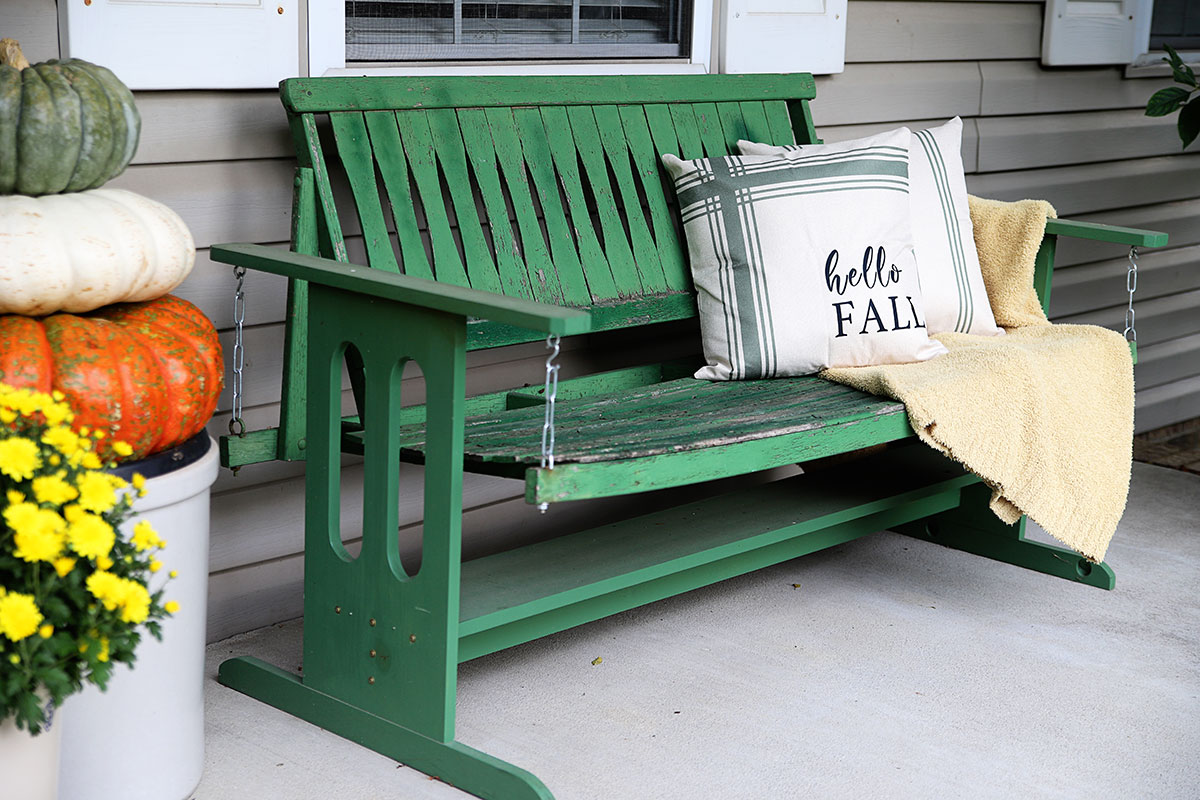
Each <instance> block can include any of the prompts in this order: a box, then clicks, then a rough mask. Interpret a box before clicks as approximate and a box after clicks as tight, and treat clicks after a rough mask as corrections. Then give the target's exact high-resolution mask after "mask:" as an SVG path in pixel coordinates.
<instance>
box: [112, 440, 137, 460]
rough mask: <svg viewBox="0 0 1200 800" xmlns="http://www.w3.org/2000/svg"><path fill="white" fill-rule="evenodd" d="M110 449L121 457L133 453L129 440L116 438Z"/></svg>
mask: <svg viewBox="0 0 1200 800" xmlns="http://www.w3.org/2000/svg"><path fill="white" fill-rule="evenodd" d="M112 450H113V452H114V453H116V454H117V455H119V456H122V457H124V456H131V455H133V447H132V445H130V444H129V442H122V441H120V440H117V441H115V442H113V443H112Z"/></svg>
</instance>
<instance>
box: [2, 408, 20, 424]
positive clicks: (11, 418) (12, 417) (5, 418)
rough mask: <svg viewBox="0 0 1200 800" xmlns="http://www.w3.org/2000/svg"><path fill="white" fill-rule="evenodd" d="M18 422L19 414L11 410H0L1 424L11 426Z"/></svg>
mask: <svg viewBox="0 0 1200 800" xmlns="http://www.w3.org/2000/svg"><path fill="white" fill-rule="evenodd" d="M16 421H17V412H15V411H13V410H12V409H11V408H0V422H3V423H4V424H5V425H11V424H13V423H14V422H16Z"/></svg>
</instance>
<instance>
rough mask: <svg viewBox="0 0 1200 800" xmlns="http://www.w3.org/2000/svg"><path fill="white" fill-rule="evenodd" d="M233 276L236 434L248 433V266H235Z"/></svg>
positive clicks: (231, 430) (233, 430) (232, 425)
mask: <svg viewBox="0 0 1200 800" xmlns="http://www.w3.org/2000/svg"><path fill="white" fill-rule="evenodd" d="M233 277H235V278H237V288H236V289H234V292H233V416H232V417H230V419H229V433H230V434H232V435H234V436H245V435H246V422H245V421H244V420H243V419H242V399H243V396H244V393H243V391H242V367H244V366H245V362H246V347H245V344H244V343H243V341H242V329H243V327H244V323H245V321H246V292H245V291H244V290H243V286H244V285H245V283H246V268H245V267H234V268H233Z"/></svg>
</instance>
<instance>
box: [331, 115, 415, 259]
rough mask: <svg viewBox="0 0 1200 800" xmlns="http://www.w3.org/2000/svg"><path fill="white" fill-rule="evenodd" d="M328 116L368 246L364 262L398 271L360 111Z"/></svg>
mask: <svg viewBox="0 0 1200 800" xmlns="http://www.w3.org/2000/svg"><path fill="white" fill-rule="evenodd" d="M329 116H330V119H329V122H330V125H331V126H332V127H333V137H334V140H335V141H336V142H337V148H338V155H339V156H340V157H341V160H342V168H343V169H345V170H346V177H347V179H348V180H349V181H350V191H351V192H352V193H353V194H354V207H355V209H356V210H357V211H358V221H359V224H360V225H362V233H363V244H364V245H365V247H366V249H367V263H368V264H369V265H370V266H371V267H373V268H375V269H381V270H384V271H385V272H399V271H400V265H399V264H397V263H396V254H395V252H393V251H392V242H391V240H390V239H389V238H388V231H387V224H386V223H385V222H384V221H383V210H382V209H381V208H380V207H379V185H378V184H377V183H376V182H375V159H374V157H373V156H372V155H371V141H370V139H369V138H368V136H367V125H366V122H364V121H363V115H362V114H361V113H358V112H353V111H344V112H341V113H338V114H330V115H329Z"/></svg>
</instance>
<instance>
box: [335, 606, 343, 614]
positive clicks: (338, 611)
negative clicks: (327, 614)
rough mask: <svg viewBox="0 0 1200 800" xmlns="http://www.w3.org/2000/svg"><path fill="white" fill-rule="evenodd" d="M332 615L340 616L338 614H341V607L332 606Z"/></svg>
mask: <svg viewBox="0 0 1200 800" xmlns="http://www.w3.org/2000/svg"><path fill="white" fill-rule="evenodd" d="M333 613H335V614H340V613H342V607H341V606H334V607H333Z"/></svg>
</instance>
